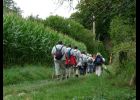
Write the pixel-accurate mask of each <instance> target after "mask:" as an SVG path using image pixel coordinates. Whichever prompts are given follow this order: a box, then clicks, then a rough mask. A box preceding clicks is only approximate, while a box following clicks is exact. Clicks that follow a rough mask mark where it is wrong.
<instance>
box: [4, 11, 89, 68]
mask: <svg viewBox="0 0 140 100" xmlns="http://www.w3.org/2000/svg"><path fill="white" fill-rule="evenodd" d="M3 17H4V18H3V26H4V27H3V49H4V50H3V51H4V53H3V58H4V60H3V63H4V64H6V65H8V64H33V63H41V64H51V63H52V62H53V58H52V56H51V50H52V47H53V46H54V45H55V44H56V43H57V42H58V41H59V40H61V41H63V43H64V44H66V45H67V44H72V45H73V46H74V45H77V46H78V47H79V49H80V50H87V48H86V46H85V44H83V43H80V42H77V41H76V40H74V39H72V38H70V37H68V36H66V35H63V34H58V32H57V31H54V30H52V29H50V28H48V27H47V28H46V27H44V25H43V24H41V23H37V22H35V21H31V20H29V19H24V18H22V17H21V16H18V15H16V14H12V13H9V14H4V15H3Z"/></svg>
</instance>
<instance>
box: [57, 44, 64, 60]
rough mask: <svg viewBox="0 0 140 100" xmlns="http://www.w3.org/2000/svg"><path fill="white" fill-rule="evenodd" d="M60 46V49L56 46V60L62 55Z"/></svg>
mask: <svg viewBox="0 0 140 100" xmlns="http://www.w3.org/2000/svg"><path fill="white" fill-rule="evenodd" d="M55 48H56V46H55ZM62 48H63V46H62V47H61V49H60V50H58V49H57V48H56V53H55V58H56V59H57V60H60V59H61V58H62V57H63V54H62V52H61V50H62Z"/></svg>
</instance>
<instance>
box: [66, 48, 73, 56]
mask: <svg viewBox="0 0 140 100" xmlns="http://www.w3.org/2000/svg"><path fill="white" fill-rule="evenodd" d="M71 50H72V48H71V49H70V50H68V51H67V53H66V56H67V57H68V58H70V56H71V53H70V51H71Z"/></svg>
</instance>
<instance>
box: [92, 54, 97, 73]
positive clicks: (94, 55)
mask: <svg viewBox="0 0 140 100" xmlns="http://www.w3.org/2000/svg"><path fill="white" fill-rule="evenodd" d="M92 58H93V72H95V69H96V66H95V64H94V61H95V58H96V54H93V55H92Z"/></svg>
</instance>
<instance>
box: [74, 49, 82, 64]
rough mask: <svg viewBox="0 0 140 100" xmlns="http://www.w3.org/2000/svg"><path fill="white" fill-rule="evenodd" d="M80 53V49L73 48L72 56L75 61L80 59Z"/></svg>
mask: <svg viewBox="0 0 140 100" xmlns="http://www.w3.org/2000/svg"><path fill="white" fill-rule="evenodd" d="M80 55H81V52H80V50H78V49H74V56H75V57H76V61H77V63H78V62H79V60H80Z"/></svg>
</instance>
